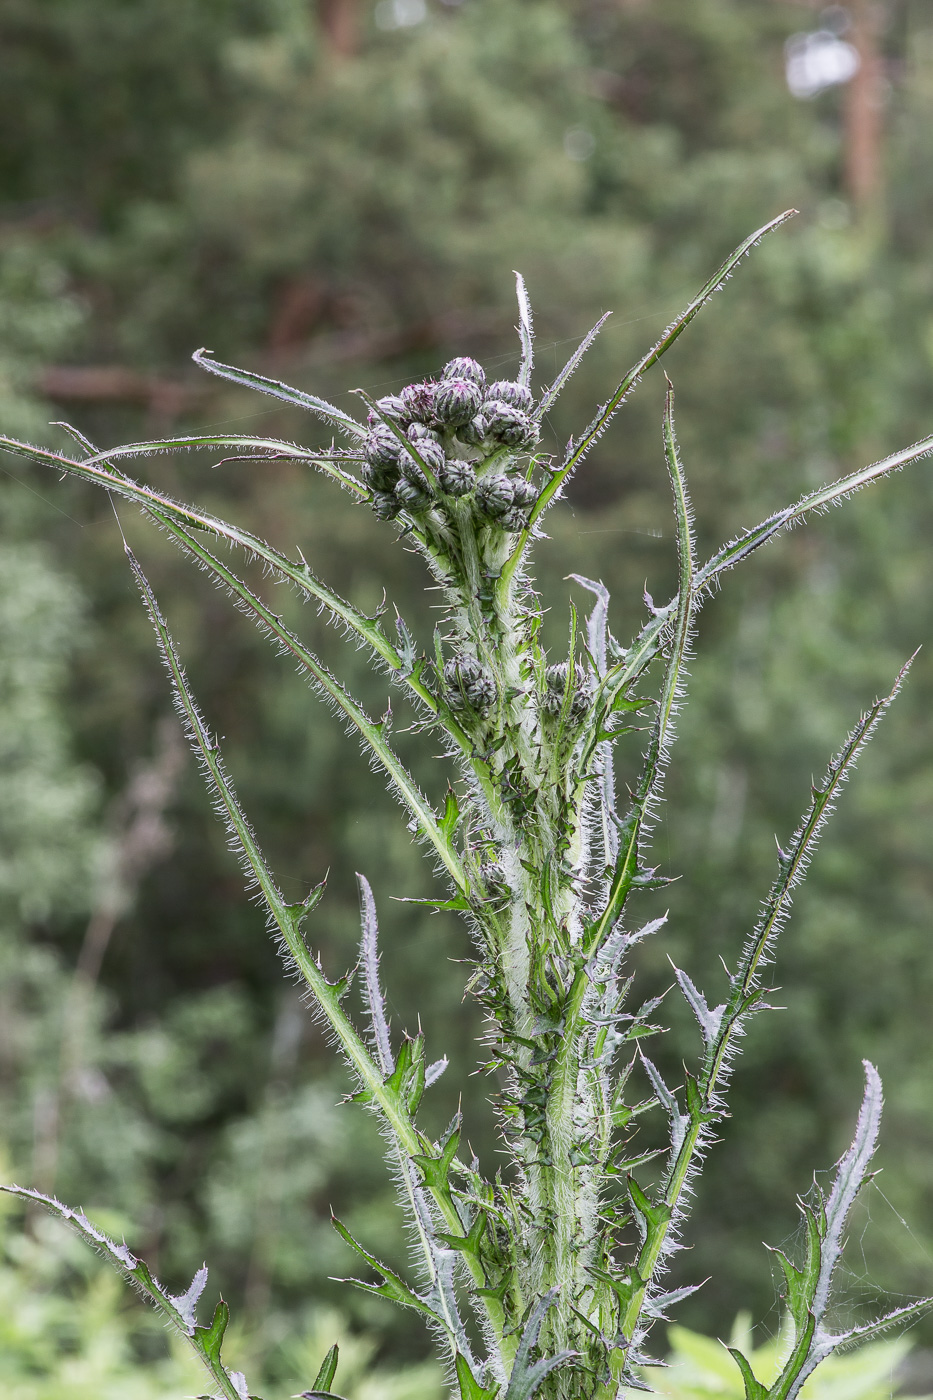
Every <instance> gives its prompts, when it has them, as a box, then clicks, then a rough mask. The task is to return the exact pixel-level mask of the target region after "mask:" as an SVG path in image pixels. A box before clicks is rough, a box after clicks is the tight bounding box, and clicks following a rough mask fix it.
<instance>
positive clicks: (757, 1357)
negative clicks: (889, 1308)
mask: <svg viewBox="0 0 933 1400" xmlns="http://www.w3.org/2000/svg"><path fill="white" fill-rule="evenodd" d="M670 1342H671V1353H670V1356H669V1357H668V1358H667V1366H666V1369H663V1370H662V1369H661V1368H660V1367H656V1366H650V1367H647V1368H646V1370H645V1380H646V1381H648V1382H649V1384H650V1385H651V1386H652V1388H653V1390H654V1392H655V1393H656V1394H657V1395H663V1396H666V1397H667V1400H710V1397H712V1396H721V1397H722V1400H743V1396H744V1394H745V1386H744V1384H743V1381H742V1376H741V1373H740V1371H739V1368H738V1366H736V1364H735V1362H734V1361H733V1360H732V1358H731V1356H729V1354H728V1352H727V1351H726V1347H725V1345H724V1344H723V1343H722V1342H717V1341H714V1340H713V1338H712V1337H703V1336H701V1335H700V1334H699V1333H697V1332H689V1331H688V1330H687V1328H686V1327H671V1328H670ZM729 1346H732V1347H737V1348H738V1350H739V1351H740V1352H741V1353H742V1354H743V1356H746V1357H748V1358H749V1359H750V1360H751V1362H752V1365H753V1366H754V1370H755V1375H756V1376H760V1377H761V1379H762V1382H763V1384H765V1385H770V1384H771V1383H772V1382H773V1381H774V1380H775V1379H776V1378H777V1376H778V1375H780V1371H781V1365H782V1362H783V1361H784V1360H785V1359H786V1338H784V1337H782V1335H781V1334H780V1333H778V1334H777V1336H775V1337H773V1338H772V1339H771V1340H770V1341H768V1342H765V1343H764V1344H763V1345H762V1346H759V1347H755V1346H753V1345H752V1336H751V1328H750V1325H749V1317H748V1314H747V1313H741V1314H740V1315H739V1317H738V1318H737V1319H736V1322H735V1326H734V1327H733V1329H732V1335H731V1337H730V1339H729ZM909 1350H910V1342H909V1341H908V1340H907V1339H906V1338H904V1337H899V1338H897V1339H896V1340H894V1341H887V1342H870V1343H869V1344H868V1345H867V1346H863V1347H859V1348H857V1350H855V1351H854V1352H852V1353H850V1354H849V1355H845V1354H842V1355H836V1356H831V1357H828V1358H827V1360H826V1361H824V1362H823V1363H822V1364H821V1365H820V1366H819V1367H818V1368H817V1370H816V1371H815V1372H814V1373H813V1375H812V1376H811V1377H810V1378H809V1380H807V1381H805V1382H804V1385H803V1389H802V1390H801V1392H800V1397H801V1400H889V1397H890V1395H891V1387H892V1385H894V1384H896V1382H897V1371H898V1366H899V1364H900V1363H901V1362H902V1361H903V1360H904V1357H905V1356H906V1354H907V1352H908V1351H909Z"/></svg>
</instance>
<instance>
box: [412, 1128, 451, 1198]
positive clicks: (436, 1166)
mask: <svg viewBox="0 0 933 1400" xmlns="http://www.w3.org/2000/svg"><path fill="white" fill-rule="evenodd" d="M459 1143H460V1125H459V1123H457V1125H456V1126H455V1127H454V1128H453V1130H452V1131H451V1132H450V1133H449V1134H448V1136H447V1138H446V1140H445V1142H444V1143H443V1145H442V1146H441V1149H440V1152H439V1153H438V1155H437V1156H436V1157H435V1156H433V1155H431V1154H429V1153H426V1152H419V1153H416V1154H415V1155H414V1156H413V1157H412V1159H411V1160H412V1161H413V1162H414V1164H415V1166H416V1167H419V1168H420V1170H421V1171H422V1173H423V1175H424V1184H425V1185H426V1186H429V1187H431V1188H432V1189H434V1190H436V1191H446V1190H447V1189H448V1185H447V1178H448V1175H449V1173H450V1168H451V1165H452V1163H453V1160H454V1156H455V1155H456V1151H457V1147H458V1146H459Z"/></svg>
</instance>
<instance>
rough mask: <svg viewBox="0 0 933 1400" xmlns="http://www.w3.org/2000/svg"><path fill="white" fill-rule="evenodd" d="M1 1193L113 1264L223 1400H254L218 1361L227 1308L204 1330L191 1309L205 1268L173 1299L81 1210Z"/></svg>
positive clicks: (238, 1376) (20, 1191)
mask: <svg viewBox="0 0 933 1400" xmlns="http://www.w3.org/2000/svg"><path fill="white" fill-rule="evenodd" d="M0 1190H3V1191H6V1192H7V1193H8V1195H11V1196H17V1197H19V1198H20V1200H24V1201H35V1202H37V1203H38V1204H39V1205H41V1206H44V1208H45V1209H46V1210H48V1211H49V1212H50V1213H51V1214H52V1215H57V1216H58V1217H59V1219H61V1220H64V1221H66V1222H67V1223H68V1224H69V1225H71V1226H72V1227H73V1228H74V1229H75V1230H76V1231H77V1232H78V1234H79V1235H80V1236H81V1237H82V1239H84V1240H86V1241H87V1243H88V1244H90V1245H91V1246H93V1248H95V1249H97V1250H99V1251H100V1252H101V1253H102V1254H103V1255H104V1258H105V1259H107V1260H108V1261H109V1262H110V1263H111V1264H113V1265H114V1266H115V1267H116V1268H117V1269H118V1270H119V1271H120V1272H121V1273H122V1274H123V1275H124V1277H125V1278H127V1279H128V1280H129V1281H130V1282H131V1283H132V1284H134V1285H135V1286H136V1287H137V1288H138V1289H139V1291H140V1293H142V1295H143V1297H144V1298H145V1299H146V1300H147V1301H148V1302H150V1303H152V1304H153V1306H154V1307H155V1308H156V1309H157V1310H158V1311H159V1312H160V1313H162V1314H163V1316H164V1317H165V1318H166V1319H167V1320H168V1321H169V1322H170V1323H171V1324H172V1325H173V1326H174V1327H176V1328H177V1329H178V1331H179V1332H180V1333H181V1334H182V1336H183V1337H185V1338H186V1339H187V1341H188V1342H189V1343H190V1345H191V1346H192V1347H193V1348H194V1350H195V1352H196V1353H197V1355H198V1357H199V1358H200V1360H201V1361H202V1362H203V1363H204V1365H205V1366H206V1367H207V1369H208V1371H209V1372H210V1374H211V1376H212V1377H213V1379H214V1381H215V1382H216V1383H217V1384H218V1385H219V1386H220V1388H221V1389H222V1391H223V1393H224V1395H225V1396H226V1397H227V1400H259V1397H258V1396H257V1397H250V1396H249V1394H248V1392H247V1388H246V1381H245V1379H244V1377H243V1375H242V1373H241V1372H239V1371H227V1369H226V1367H225V1366H224V1364H223V1361H222V1360H221V1355H220V1351H221V1343H222V1341H223V1335H224V1331H225V1329H226V1326H227V1323H228V1321H229V1318H230V1310H229V1308H228V1307H227V1304H226V1303H225V1302H224V1301H223V1299H221V1300H220V1302H219V1303H218V1304H217V1307H216V1309H215V1310H214V1317H213V1320H212V1322H211V1324H210V1326H209V1327H201V1326H199V1325H198V1322H197V1317H196V1311H195V1309H196V1305H197V1302H198V1299H199V1298H200V1296H201V1294H202V1293H203V1291H204V1285H205V1283H206V1282H207V1269H206V1268H204V1267H203V1266H202V1268H200V1269H199V1270H198V1271H197V1273H196V1274H195V1276H194V1279H193V1280H192V1282H191V1285H190V1287H189V1288H188V1290H187V1292H185V1293H183V1294H181V1295H180V1296H179V1297H173V1296H172V1294H171V1293H169V1292H168V1290H167V1289H166V1288H164V1287H163V1286H162V1284H161V1283H160V1282H159V1280H158V1279H157V1278H156V1277H155V1275H154V1274H153V1273H152V1272H151V1271H150V1269H149V1267H148V1265H147V1264H146V1263H145V1261H144V1260H142V1259H138V1258H137V1257H136V1255H135V1254H133V1253H132V1252H131V1251H130V1250H129V1249H128V1248H127V1246H126V1244H125V1243H124V1244H117V1243H116V1241H115V1240H112V1239H111V1238H110V1237H109V1235H106V1234H105V1233H104V1231H103V1230H101V1229H100V1228H99V1227H98V1226H97V1225H95V1224H94V1223H93V1221H91V1220H88V1218H87V1216H86V1215H85V1214H84V1212H83V1211H80V1210H75V1209H73V1208H72V1207H71V1206H66V1205H63V1204H62V1202H61V1201H59V1200H57V1199H56V1198H55V1197H54V1196H46V1195H44V1194H43V1193H42V1192H41V1191H34V1190H32V1189H31V1188H29V1187H24V1186H2V1187H0Z"/></svg>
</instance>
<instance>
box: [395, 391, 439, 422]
mask: <svg viewBox="0 0 933 1400" xmlns="http://www.w3.org/2000/svg"><path fill="white" fill-rule="evenodd" d="M399 397H400V398H401V400H402V403H403V404H404V405H405V412H406V413H407V415H408V417H409V418H413V419H414V420H415V422H416V423H431V422H432V420H433V418H434V385H433V384H428V383H426V382H425V383H422V384H409V385H408V386H407V387H406V388H404V389H403V390H402V392H401V394H400V396H399Z"/></svg>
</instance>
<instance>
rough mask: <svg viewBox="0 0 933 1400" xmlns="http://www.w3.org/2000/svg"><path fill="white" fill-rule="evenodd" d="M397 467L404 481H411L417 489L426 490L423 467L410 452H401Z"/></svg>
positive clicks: (426, 484) (426, 479)
mask: <svg viewBox="0 0 933 1400" xmlns="http://www.w3.org/2000/svg"><path fill="white" fill-rule="evenodd" d="M399 467H400V468H401V472H402V476H403V478H404V479H405V481H409V482H411V484H412V486H417V487H418V489H419V491H427V490H428V478H427V476H426V475H425V471H424V467H422V465H421V463H420V462H419V461H418V460H417V459H416V458H415V457H413V456H412V455H411V453H410V452H403V453H402V455H401V458H400V459H399Z"/></svg>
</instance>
